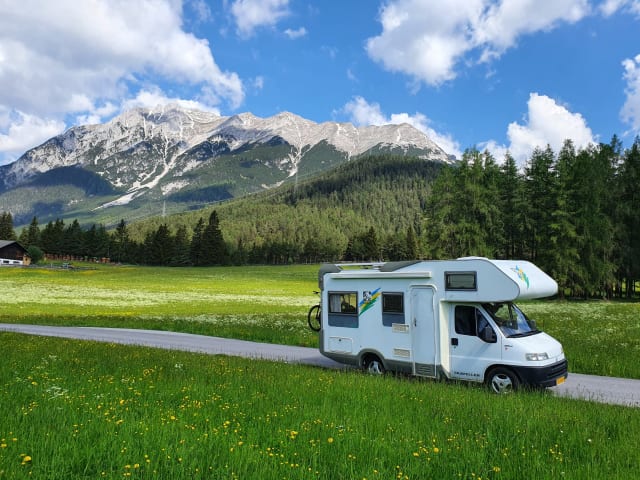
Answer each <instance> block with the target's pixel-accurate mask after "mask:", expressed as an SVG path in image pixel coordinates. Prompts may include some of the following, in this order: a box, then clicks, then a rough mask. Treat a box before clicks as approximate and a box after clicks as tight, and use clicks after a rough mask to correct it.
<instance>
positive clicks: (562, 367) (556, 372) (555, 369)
mask: <svg viewBox="0 0 640 480" xmlns="http://www.w3.org/2000/svg"><path fill="white" fill-rule="evenodd" d="M568 366H569V362H567V360H563V361H562V362H558V363H556V364H555V365H551V367H549V370H548V371H547V378H548V379H549V380H551V379H554V378H558V377H562V376H566V375H567V369H568Z"/></svg>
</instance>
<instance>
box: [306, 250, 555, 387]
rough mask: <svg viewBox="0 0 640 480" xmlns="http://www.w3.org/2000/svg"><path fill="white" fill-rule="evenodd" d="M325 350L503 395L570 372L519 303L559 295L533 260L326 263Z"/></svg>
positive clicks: (374, 366)
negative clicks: (487, 388)
mask: <svg viewBox="0 0 640 480" xmlns="http://www.w3.org/2000/svg"><path fill="white" fill-rule="evenodd" d="M318 280H319V286H320V290H321V320H320V321H321V329H320V351H321V353H322V354H323V355H325V356H327V357H329V358H332V359H334V360H336V361H338V362H342V363H345V364H351V365H357V366H360V367H363V368H367V369H368V370H370V371H372V372H382V371H384V370H393V371H401V372H407V373H410V374H413V375H418V376H424V377H431V378H442V377H444V378H449V379H460V380H467V381H472V382H486V383H487V384H489V385H491V387H492V388H493V389H494V390H495V391H496V392H498V393H502V392H505V391H509V390H513V389H516V388H518V386H519V385H521V384H526V385H532V386H542V387H550V386H554V385H558V384H560V383H562V382H564V380H565V379H566V377H567V361H566V359H565V356H564V352H563V349H562V346H561V345H560V343H559V342H558V341H556V340H555V339H553V338H552V337H550V336H549V335H547V334H546V333H543V332H540V331H539V330H537V328H536V326H535V322H532V321H531V320H529V319H528V318H527V317H526V316H525V315H524V314H523V313H522V311H521V310H520V309H519V308H518V307H517V306H516V305H515V304H514V303H513V302H514V301H516V300H521V299H533V298H543V297H548V296H551V295H554V294H556V293H557V289H558V286H557V284H556V282H555V281H554V280H553V279H551V278H550V277H549V276H548V275H547V274H545V273H544V272H543V271H542V270H540V269H539V268H538V267H536V266H535V265H533V264H532V263H529V262H526V261H515V260H489V259H486V258H478V257H471V258H462V259H458V260H444V261H417V262H387V263H378V264H324V265H323V266H322V267H321V268H320V272H319V275H318Z"/></svg>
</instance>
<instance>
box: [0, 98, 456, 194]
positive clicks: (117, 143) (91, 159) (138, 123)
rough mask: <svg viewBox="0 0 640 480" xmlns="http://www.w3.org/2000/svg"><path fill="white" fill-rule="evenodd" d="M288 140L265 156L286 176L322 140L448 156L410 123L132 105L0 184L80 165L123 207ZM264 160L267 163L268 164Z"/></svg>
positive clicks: (67, 135) (356, 149)
mask: <svg viewBox="0 0 640 480" xmlns="http://www.w3.org/2000/svg"><path fill="white" fill-rule="evenodd" d="M269 142H272V143H273V144H274V145H280V144H282V142H286V144H288V145H289V146H290V149H289V151H288V152H286V153H283V154H282V156H281V157H280V158H276V159H273V158H270V159H268V162H269V164H270V165H275V166H277V168H279V169H280V170H281V171H283V172H285V173H286V174H287V175H288V176H293V175H295V174H296V173H297V172H298V170H299V167H300V164H301V162H303V161H304V155H305V153H306V152H307V151H308V150H310V149H311V148H313V147H314V146H316V145H318V144H320V143H321V142H326V143H327V144H328V145H330V146H332V147H333V148H335V149H336V150H338V151H340V152H343V153H344V154H345V156H346V157H347V158H352V157H354V156H356V155H360V154H363V153H365V152H367V151H369V150H370V149H373V148H376V147H379V146H382V147H387V148H389V149H390V150H391V149H394V150H397V148H401V149H404V151H408V150H409V149H412V151H420V152H424V156H427V157H428V158H429V159H431V160H440V161H443V162H449V161H451V159H450V157H449V156H448V155H447V154H446V153H445V152H444V151H443V150H442V149H441V148H440V147H439V146H438V145H436V144H435V143H434V142H433V141H432V140H431V139H429V138H428V137H427V136H426V135H425V134H424V133H422V132H421V131H419V130H417V129H415V128H414V127H412V126H410V125H408V124H402V125H382V126H366V127H355V126H354V125H352V124H350V123H336V122H324V123H320V124H318V123H315V122H312V121H310V120H307V119H305V118H302V117H300V116H298V115H295V114H293V113H291V112H281V113H279V114H277V115H274V116H273V117H270V118H260V117H257V116H255V115H253V114H252V113H248V112H247V113H241V114H238V115H233V116H230V117H222V116H219V115H217V114H215V113H211V112H204V111H198V110H190V109H185V108H182V107H180V106H178V105H165V106H161V107H157V108H153V109H148V108H136V109H133V110H129V111H126V112H124V113H122V114H121V115H119V116H117V117H115V118H113V119H112V120H111V121H109V122H107V123H104V124H98V125H84V126H78V127H73V128H71V129H69V130H67V131H66V132H64V133H63V134H61V135H59V136H57V137H53V138H51V139H50V140H48V141H47V142H45V143H44V144H42V145H40V146H39V147H36V148H34V149H32V150H30V151H28V152H27V153H25V154H24V155H23V156H22V157H20V158H19V159H18V160H17V161H15V162H14V163H12V164H10V165H7V166H3V167H0V187H1V186H2V185H3V184H4V186H5V188H11V187H14V186H17V185H20V184H22V183H24V182H26V181H28V180H29V178H31V177H32V176H34V175H36V174H38V173H43V172H47V171H49V170H51V169H54V168H58V167H66V166H72V165H80V166H82V167H84V168H88V169H90V170H92V171H93V172H94V173H97V174H98V175H100V176H101V177H102V178H104V179H105V180H107V181H109V182H110V183H111V184H112V185H114V186H115V187H118V188H125V189H126V194H124V195H122V196H121V197H120V198H118V199H116V200H114V201H113V202H110V203H109V204H105V205H104V206H108V205H114V204H117V205H122V204H126V203H128V202H130V201H131V200H132V199H134V198H136V197H138V196H139V195H141V194H143V193H144V192H145V191H147V190H150V189H153V188H155V187H156V186H158V185H160V184H161V182H167V183H166V184H164V185H162V190H161V191H162V193H163V194H165V195H166V194H168V193H171V192H174V191H177V190H180V189H181V188H185V187H186V186H188V182H187V181H186V180H180V178H181V177H182V176H183V175H184V174H186V173H187V172H192V171H195V170H196V169H197V168H199V167H200V166H202V165H203V164H205V163H207V162H211V161H213V160H215V158H217V157H218V156H220V155H223V154H228V153H233V152H236V151H239V150H240V149H244V150H250V149H251V148H252V146H253V145H261V144H267V143H269ZM265 161H267V160H265Z"/></svg>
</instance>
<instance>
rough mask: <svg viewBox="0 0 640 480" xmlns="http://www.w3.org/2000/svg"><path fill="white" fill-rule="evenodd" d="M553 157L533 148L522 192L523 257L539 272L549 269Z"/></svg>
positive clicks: (553, 180)
mask: <svg viewBox="0 0 640 480" xmlns="http://www.w3.org/2000/svg"><path fill="white" fill-rule="evenodd" d="M554 161H555V158H554V153H553V150H551V147H550V146H547V148H546V149H544V150H542V149H540V148H536V149H535V150H534V151H533V154H532V155H531V159H530V161H529V164H528V165H527V167H526V168H525V175H526V176H525V189H526V198H527V199H528V202H527V205H526V206H525V212H526V217H525V218H526V222H527V223H526V224H525V239H526V246H525V255H526V256H527V257H528V258H529V259H531V260H532V261H533V262H534V263H535V264H537V265H538V266H539V267H540V268H542V270H545V271H550V270H551V268H552V266H553V265H552V259H551V257H550V252H551V241H550V239H551V231H550V226H551V214H552V212H554V211H555V210H556V199H555V193H556V192H557V187H556V185H555V180H556V179H555V174H554V171H553V167H554Z"/></svg>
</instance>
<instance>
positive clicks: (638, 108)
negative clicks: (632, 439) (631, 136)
mask: <svg viewBox="0 0 640 480" xmlns="http://www.w3.org/2000/svg"><path fill="white" fill-rule="evenodd" d="M622 66H623V67H624V75H623V78H624V80H625V81H626V82H627V86H626V88H625V94H626V96H627V98H626V100H625V102H624V105H623V106H622V110H621V111H620V117H621V118H622V121H623V122H625V123H628V124H629V125H630V126H631V128H632V130H633V132H634V133H635V134H636V135H639V134H640V55H636V56H635V58H627V59H626V60H624V61H623V62H622Z"/></svg>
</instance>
